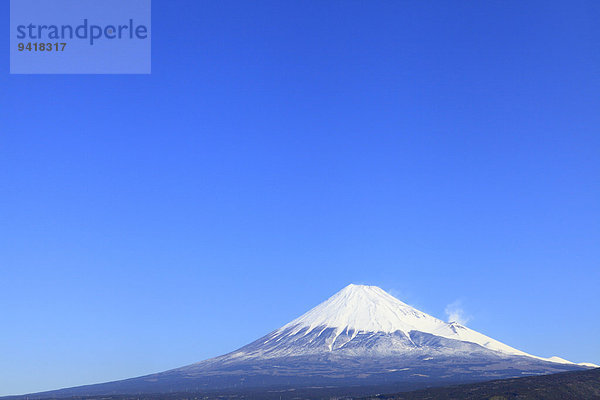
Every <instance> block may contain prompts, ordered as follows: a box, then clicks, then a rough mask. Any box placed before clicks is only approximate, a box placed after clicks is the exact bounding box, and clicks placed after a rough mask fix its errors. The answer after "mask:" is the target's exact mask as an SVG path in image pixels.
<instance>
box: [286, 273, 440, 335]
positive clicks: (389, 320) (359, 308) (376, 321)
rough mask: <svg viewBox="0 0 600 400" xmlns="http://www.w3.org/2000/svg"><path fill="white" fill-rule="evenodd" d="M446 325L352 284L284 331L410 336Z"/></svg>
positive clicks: (381, 292)
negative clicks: (340, 331) (329, 331)
mask: <svg viewBox="0 0 600 400" xmlns="http://www.w3.org/2000/svg"><path fill="white" fill-rule="evenodd" d="M440 324H445V323H444V322H443V321H441V320H438V319H437V318H434V317H432V316H430V315H427V314H425V313H423V312H421V311H419V310H417V309H415V308H413V307H411V306H409V305H408V304H405V303H403V302H401V301H400V300H398V299H396V298H395V297H393V296H391V295H390V294H388V293H387V292H386V291H384V290H383V289H381V288H379V287H377V286H368V285H355V284H350V285H348V286H346V287H345V288H343V289H342V290H340V291H339V292H337V293H336V294H334V295H333V296H331V297H330V298H329V299H327V300H326V301H324V302H323V303H321V304H319V305H318V306H316V307H315V308H313V309H312V310H310V311H309V312H307V313H306V314H304V315H302V316H301V317H299V318H297V319H295V320H294V321H292V322H290V323H289V324H287V325H286V326H284V327H283V328H281V329H287V328H290V327H297V329H306V328H308V332H310V331H312V330H313V329H317V328H335V329H337V330H342V331H343V330H346V331H355V332H385V333H391V332H395V331H399V330H400V331H404V332H409V331H411V330H423V329H427V330H430V329H432V328H434V327H435V326H437V325H440Z"/></svg>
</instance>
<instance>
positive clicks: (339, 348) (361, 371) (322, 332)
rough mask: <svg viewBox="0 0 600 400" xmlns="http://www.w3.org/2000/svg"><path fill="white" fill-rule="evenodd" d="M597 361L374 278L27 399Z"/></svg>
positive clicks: (556, 367)
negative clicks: (243, 333)
mask: <svg viewBox="0 0 600 400" xmlns="http://www.w3.org/2000/svg"><path fill="white" fill-rule="evenodd" d="M215 334H218V332H215ZM592 366H594V365H593V364H581V365H579V364H574V363H572V362H569V361H566V360H563V359H561V358H558V357H553V358H550V359H544V358H541V357H536V356H532V355H530V354H527V353H525V352H523V351H520V350H517V349H515V348H513V347H510V346H508V345H506V344H504V343H501V342H499V341H497V340H494V339H492V338H490V337H488V336H485V335H483V334H481V333H479V332H476V331H474V330H472V329H469V328H467V327H466V326H463V325H461V324H458V323H456V322H450V323H447V322H444V321H442V320H440V319H437V318H435V317H433V316H431V315H428V314H425V313H423V312H421V311H419V310H417V309H415V308H413V307H411V306H409V305H407V304H405V303H403V302H402V301H400V300H398V299H396V298H395V297H393V296H391V295H390V294H388V293H386V292H385V291H383V290H382V289H380V288H378V287H376V286H364V285H349V286H347V287H345V288H344V289H342V290H341V291H339V292H338V293H336V294H335V295H334V296H332V297H331V298H329V299H328V300H326V301H325V302H323V303H321V304H319V305H318V306H316V307H315V308H313V309H311V310H310V311H308V312H307V313H306V314H304V315H302V316H300V317H298V318H296V319H295V320H293V321H291V322H290V323H288V324H286V325H284V326H282V327H281V328H279V329H277V330H275V331H273V332H271V333H269V334H268V335H266V336H264V337H262V338H260V339H258V340H256V341H254V342H252V343H250V344H248V345H246V346H244V347H242V348H240V349H238V350H236V351H234V352H231V353H229V354H226V355H223V356H220V357H216V358H212V359H209V360H206V361H202V362H199V363H196V364H192V365H188V366H186V367H182V368H178V369H174V370H170V371H166V372H162V373H158V374H153V375H148V376H144V377H140V378H133V379H128V380H124V381H117V382H109V383H105V384H99V385H90V386H83V387H78V388H71V389H63V390H59V391H54V392H46V393H42V394H38V395H34V396H32V395H29V398H31V399H33V398H44V396H48V395H52V396H53V397H67V396H74V395H105V394H129V393H160V392H173V391H195V392H211V391H213V392H214V391H221V392H223V391H239V390H247V389H252V390H258V389H257V388H280V389H282V388H283V389H285V390H288V389H297V388H302V387H315V386H327V387H336V386H337V387H350V386H351V387H363V388H368V387H371V388H375V389H371V390H378V388H380V387H381V385H387V386H386V387H389V389H390V390H392V389H393V390H403V389H407V388H418V387H423V386H432V385H441V384H446V383H458V382H472V381H478V380H479V381H481V380H490V379H500V378H508V377H515V376H523V375H533V374H548V373H554V372H561V371H569V370H576V369H583V368H586V367H592ZM365 391H366V392H368V390H367V389H365Z"/></svg>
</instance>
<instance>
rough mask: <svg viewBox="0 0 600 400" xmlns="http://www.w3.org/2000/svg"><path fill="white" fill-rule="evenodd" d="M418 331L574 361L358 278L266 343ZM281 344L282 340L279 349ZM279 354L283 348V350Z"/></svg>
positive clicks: (332, 346)
mask: <svg viewBox="0 0 600 400" xmlns="http://www.w3.org/2000/svg"><path fill="white" fill-rule="evenodd" d="M414 331H417V332H424V333H429V334H432V335H435V336H438V337H443V338H447V339H454V340H459V341H463V342H470V343H475V344H478V345H480V346H482V347H484V348H486V349H489V350H492V351H497V352H500V353H503V354H507V355H518V356H527V357H534V358H538V359H541V360H544V361H550V362H556V363H570V364H572V363H571V362H570V361H566V360H563V359H559V358H558V357H556V358H550V359H546V358H542V357H536V356H532V355H530V354H527V353H525V352H523V351H520V350H517V349H515V348H513V347H510V346H508V345H506V344H504V343H501V342H499V341H497V340H495V339H492V338H490V337H488V336H485V335H483V334H481V333H479V332H476V331H474V330H472V329H469V328H467V327H465V326H463V325H460V324H458V323H456V322H451V323H447V322H444V321H442V320H440V319H437V318H435V317H432V316H431V315H428V314H425V313H424V312H421V311H419V310H417V309H415V308H413V307H411V306H409V305H408V304H405V303H403V302H402V301H400V300H398V299H396V298H395V297H393V296H391V295H390V294H388V293H387V292H385V291H384V290H382V289H381V288H379V287H377V286H366V285H353V284H351V285H348V286H346V287H345V288H344V289H342V290H341V291H339V292H338V293H336V294H335V295H333V296H332V297H330V298H329V299H328V300H326V301H325V302H323V303H321V304H319V305H318V306H316V307H315V308H313V309H311V310H310V311H308V312H307V313H305V314H304V315H302V316H300V317H299V318H296V319H295V320H293V321H292V322H290V323H289V324H287V325H285V326H283V327H281V328H280V329H278V330H276V331H275V332H273V333H272V334H270V335H268V336H267V339H266V341H265V342H264V343H263V344H265V345H268V343H269V342H271V343H280V342H282V341H283V342H286V340H284V337H285V338H288V339H291V338H293V341H295V342H298V341H299V339H300V338H305V337H306V338H310V339H309V340H310V342H311V343H314V342H318V341H319V340H322V338H321V337H322V336H323V335H322V334H323V333H325V334H326V335H328V334H331V332H333V334H332V338H328V339H325V340H326V342H327V343H328V348H329V350H334V349H335V348H339V347H341V345H340V346H337V347H336V345H335V343H336V341H337V340H338V338H339V336H340V335H342V334H343V336H344V338H342V339H343V340H344V344H346V343H347V342H350V341H352V340H353V339H355V338H356V337H357V336H358V335H361V334H365V333H385V334H392V333H395V334H403V335H404V336H406V337H407V338H409V337H410V332H414ZM307 340H308V339H305V340H304V342H305V346H304V347H306V341H307ZM409 340H410V339H409ZM288 341H289V340H288ZM396 342H397V343H396V344H397V345H398V346H401V345H402V343H401V342H398V341H396ZM282 347H283V346H281V345H280V346H279V348H280V349H281V348H282ZM286 349H287V350H288V354H293V348H292V346H287V347H286ZM313 349H314V348H313ZM390 350H397V349H390ZM299 351H300V352H301V351H302V350H301V349H300V350H299ZM266 353H268V351H267V352H265V354H266ZM277 354H281V352H279V353H277Z"/></svg>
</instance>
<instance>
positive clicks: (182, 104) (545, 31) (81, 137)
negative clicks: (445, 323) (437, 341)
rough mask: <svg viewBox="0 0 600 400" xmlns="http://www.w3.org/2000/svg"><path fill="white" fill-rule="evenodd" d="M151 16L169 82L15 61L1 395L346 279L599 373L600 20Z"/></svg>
mask: <svg viewBox="0 0 600 400" xmlns="http://www.w3.org/2000/svg"><path fill="white" fill-rule="evenodd" d="M153 3H154V4H153V26H152V28H153V39H152V40H153V49H152V54H153V65H152V75H150V76H109V75H97V76H75V75H57V76H17V75H12V76H11V75H9V74H8V68H9V60H8V40H5V41H2V43H0V48H1V49H2V54H4V56H3V57H4V61H3V63H2V66H1V68H2V72H1V73H0V88H1V90H0V226H1V229H0V308H1V320H2V322H1V324H2V329H0V354H2V356H1V357H0V372H1V373H0V388H1V389H0V394H11V393H25V392H32V391H38V390H45V389H53V388H58V387H66V386H73V385H79V384H85V383H95V382H102V381H108V380H114V379H119V378H127V377H132V376H137V375H142V374H146V373H150V372H156V371H161V370H165V369H168V368H173V367H177V366H181V365H185V364H188V363H192V362H195V361H199V360H202V359H205V358H208V357H212V356H216V355H220V354H222V353H225V352H228V351H230V350H233V349H235V348H237V347H239V346H242V345H244V344H246V343H248V342H250V341H251V340H253V339H256V338H258V337H259V336H261V335H263V334H266V333H267V332H269V331H270V330H272V329H275V328H277V327H279V326H281V325H283V324H284V323H287V322H289V321H290V320H291V319H293V318H295V317H297V316H298V315H300V314H301V313H303V312H305V311H307V310H308V309H309V308H311V307H313V306H314V305H316V304H318V303H319V302H321V301H323V300H325V299H326V298H327V297H329V296H330V295H332V294H333V293H335V292H336V291H337V290H339V289H341V288H342V287H344V286H345V285H347V284H348V283H365V284H373V285H378V286H381V287H382V288H384V289H386V290H390V291H391V292H392V293H393V294H394V295H396V296H398V297H399V298H400V299H401V300H403V301H405V302H407V303H409V304H411V305H414V306H416V307H417V308H420V309H421V310H423V311H425V312H428V313H430V314H432V315H434V316H437V317H441V318H445V309H446V308H447V306H448V305H451V304H453V303H454V304H456V302H457V301H458V302H459V304H460V307H462V309H463V312H464V313H465V315H467V316H469V317H470V322H469V324H468V325H469V326H470V327H471V328H473V329H476V330H478V331H480V332H482V333H485V334H487V335H489V336H492V337H494V338H496V339H498V340H501V341H503V342H505V343H507V344H509V345H511V346H513V347H516V348H519V349H521V350H524V351H527V352H529V353H533V354H536V355H540V356H552V355H558V356H561V357H564V358H566V359H570V360H573V361H590V362H596V363H600V346H598V337H599V335H600V318H598V315H599V312H600V295H599V292H598V284H599V283H600V268H599V267H600V247H599V246H598V243H600V186H599V185H598V177H599V174H600V161H599V160H600V157H599V155H598V151H599V149H600V113H599V112H598V110H600V97H599V95H598V93H600V78H599V74H600V40H599V38H600V25H599V24H598V20H599V17H600V4H599V3H598V2H595V1H569V2H567V1H564V2H556V1H550V2H548V1H543V2H542V1H539V2H536V1H529V2H519V1H508V2H496V1H486V2H477V3H476V2H466V1H465V2H452V4H451V3H450V2H443V1H438V2H435V1H434V2H420V1H407V2H392V1H389V2H388V1H378V2H364V1H308V2H307V1H302V2H301V1H298V2H279V1H273V2H267V1H260V2H258V3H255V2H241V1H240V2H233V1H224V2H221V1H220V2H217V1H212V2H209V1H192V0H189V1H183V0H171V1H168V2H167V1H158V0H155V1H154V2H153ZM0 12H1V13H2V18H0V30H3V31H4V32H8V12H9V10H8V2H3V3H2V5H1V8H0Z"/></svg>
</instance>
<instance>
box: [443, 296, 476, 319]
mask: <svg viewBox="0 0 600 400" xmlns="http://www.w3.org/2000/svg"><path fill="white" fill-rule="evenodd" d="M444 311H445V313H446V315H447V316H448V322H458V323H459V324H461V325H464V324H466V323H467V322H469V321H470V320H471V317H470V316H469V315H468V314H467V313H466V312H465V310H464V308H463V305H462V302H461V301H460V300H456V301H454V302H452V303H450V304H448V305H447V306H446V309H445V310H444Z"/></svg>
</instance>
